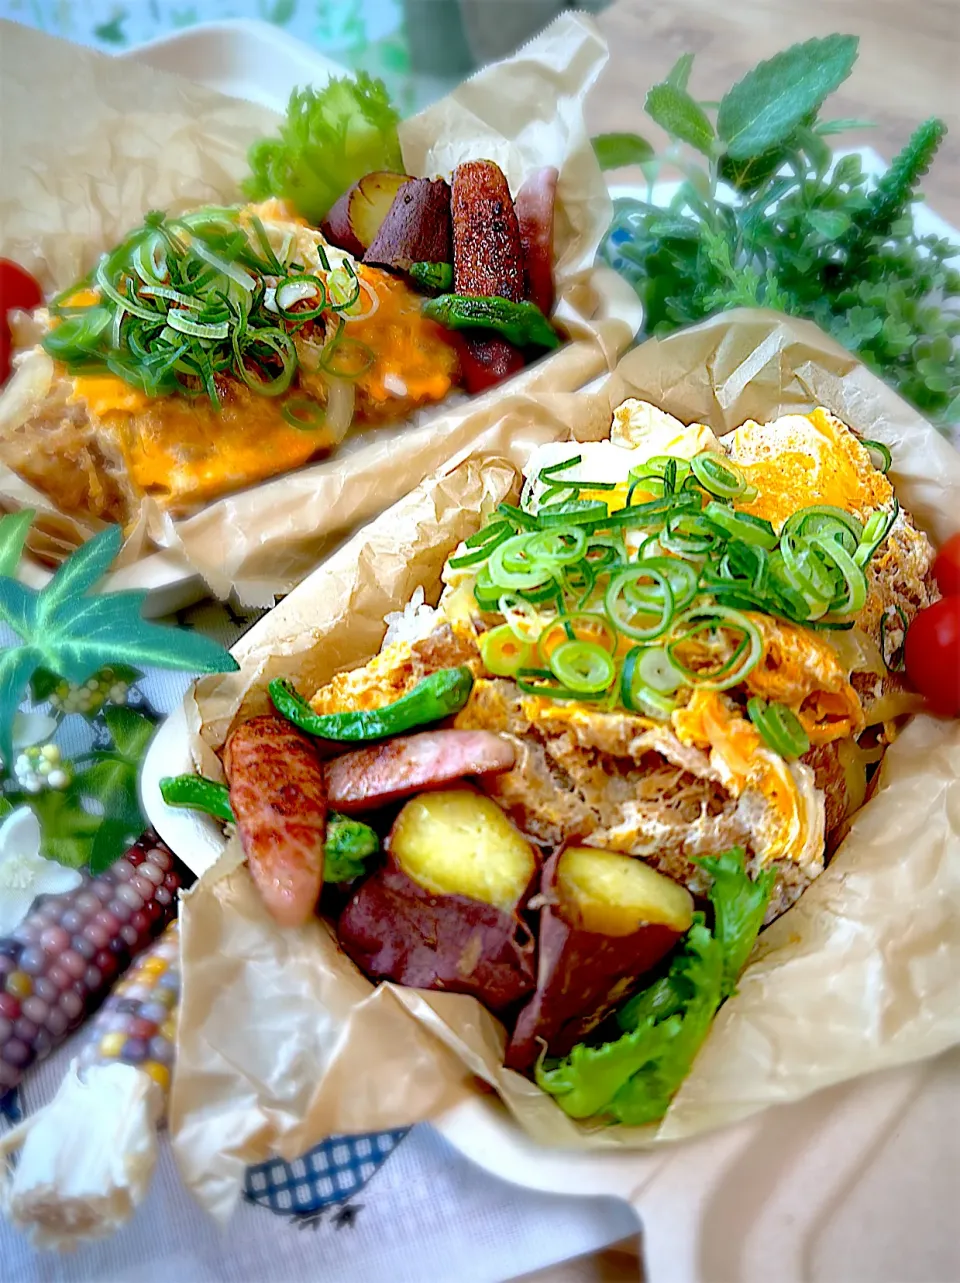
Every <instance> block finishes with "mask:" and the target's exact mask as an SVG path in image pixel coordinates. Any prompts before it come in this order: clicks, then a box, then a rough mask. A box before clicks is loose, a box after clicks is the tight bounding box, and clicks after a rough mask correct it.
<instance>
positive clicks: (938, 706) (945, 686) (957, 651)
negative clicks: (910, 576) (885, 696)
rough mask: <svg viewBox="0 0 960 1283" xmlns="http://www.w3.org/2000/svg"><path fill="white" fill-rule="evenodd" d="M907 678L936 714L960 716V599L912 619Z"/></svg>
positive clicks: (907, 644)
mask: <svg viewBox="0 0 960 1283" xmlns="http://www.w3.org/2000/svg"><path fill="white" fill-rule="evenodd" d="M903 657H904V660H905V661H906V665H907V676H908V677H909V678H910V681H911V682H912V683H913V685H914V686H915V687H916V688H917V690H918V691H919V692H920V694H921V695H923V696H924V698H925V699H926V701H927V703H928V704H929V705H930V707H931V708H932V709H933V711H934V712H935V713H940V714H942V715H943V716H944V717H957V716H960V597H943V598H942V599H941V600H940V601H935V602H934V603H933V605H932V606H926V607H925V608H924V609H923V610H920V611H918V612H917V614H916V615H915V616H914V617H913V621H912V622H911V624H910V627H909V628H908V629H907V637H906V641H905V643H904V648H903Z"/></svg>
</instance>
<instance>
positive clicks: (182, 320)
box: [167, 307, 230, 339]
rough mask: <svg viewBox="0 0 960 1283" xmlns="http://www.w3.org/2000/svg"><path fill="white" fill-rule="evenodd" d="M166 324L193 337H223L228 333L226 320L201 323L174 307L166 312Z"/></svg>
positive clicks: (228, 327) (228, 328)
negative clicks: (215, 322)
mask: <svg viewBox="0 0 960 1283" xmlns="http://www.w3.org/2000/svg"><path fill="white" fill-rule="evenodd" d="M167 324H168V325H169V326H170V328H171V330H177V331H178V333H180V334H191V335H193V337H194V338H195V339H225V338H226V337H227V335H228V334H229V333H230V326H229V325H228V324H227V322H226V321H221V322H220V323H219V324H218V325H202V324H201V323H200V322H199V321H194V320H192V319H191V318H190V317H189V316H185V315H184V314H183V312H181V311H179V310H178V309H177V308H175V307H172V308H171V309H170V311H169V312H168V313H167Z"/></svg>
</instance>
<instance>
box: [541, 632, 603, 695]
mask: <svg viewBox="0 0 960 1283" xmlns="http://www.w3.org/2000/svg"><path fill="white" fill-rule="evenodd" d="M550 671H551V672H552V673H553V675H554V677H556V679H557V681H558V682H561V683H562V684H563V685H564V686H566V687H567V689H568V690H573V691H578V692H580V693H582V694H587V695H596V694H598V693H599V692H600V691H605V690H607V689H608V688H609V687H610V685H611V683H612V682H613V679H614V677H615V676H616V674H617V667H616V664H614V662H613V657H612V656H611V654H610V652H609V651H608V650H604V648H603V647H602V646H598V645H596V644H595V643H594V642H588V641H580V640H576V641H565V642H561V644H560V645H559V646H558V647H557V648H556V650H554V651H553V652H551V655H550Z"/></svg>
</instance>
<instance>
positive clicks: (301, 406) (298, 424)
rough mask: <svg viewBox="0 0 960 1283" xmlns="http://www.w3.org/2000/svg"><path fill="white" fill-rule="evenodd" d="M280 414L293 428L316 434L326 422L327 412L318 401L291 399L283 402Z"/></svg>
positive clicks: (306, 398)
mask: <svg viewBox="0 0 960 1283" xmlns="http://www.w3.org/2000/svg"><path fill="white" fill-rule="evenodd" d="M280 413H281V414H282V415H283V417H284V419H286V421H287V423H290V424H292V425H293V427H295V428H300V430H301V431H303V432H316V431H317V429H318V428H322V427H323V426H324V425H325V423H326V421H327V411H326V409H325V407H324V406H322V405H320V403H319V402H318V401H314V400H312V399H311V398H310V397H291V398H290V400H289V401H285V402H284V404H283V406H282V407H281V409H280Z"/></svg>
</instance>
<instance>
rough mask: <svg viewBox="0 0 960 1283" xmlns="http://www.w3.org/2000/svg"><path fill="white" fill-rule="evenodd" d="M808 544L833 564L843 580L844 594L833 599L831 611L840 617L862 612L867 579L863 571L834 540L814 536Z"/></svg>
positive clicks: (864, 603)
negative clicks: (817, 549) (818, 550)
mask: <svg viewBox="0 0 960 1283" xmlns="http://www.w3.org/2000/svg"><path fill="white" fill-rule="evenodd" d="M810 542H811V543H812V544H813V546H814V547H815V548H819V549H820V551H821V553H822V554H823V555H824V556H825V557H826V558H827V560H828V561H831V562H832V563H833V565H834V566H835V567H836V569H837V571H838V572H839V574H840V576H841V578H842V580H843V586H844V592H843V593H842V594H841V595H838V596H836V597H834V599H833V601H832V602H831V603H830V608H831V610H834V611H836V612H837V613H838V614H841V615H855V614H856V613H857V612H858V611H860V610H863V608H864V606H865V605H866V602H867V577H866V575H865V574H864V573H863V570H862V569H861V568H860V567H859V566H858V565H857V563H856V562H855V561H854V559H853V558H852V557H851V556H850V554H849V553H848V552H847V550H846V549H845V548H844V547H843V546H842V545H841V544H840V543H838V542H837V540H836V539H831V538H829V537H828V536H826V535H814V536H813V538H812V539H811V540H810Z"/></svg>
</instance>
